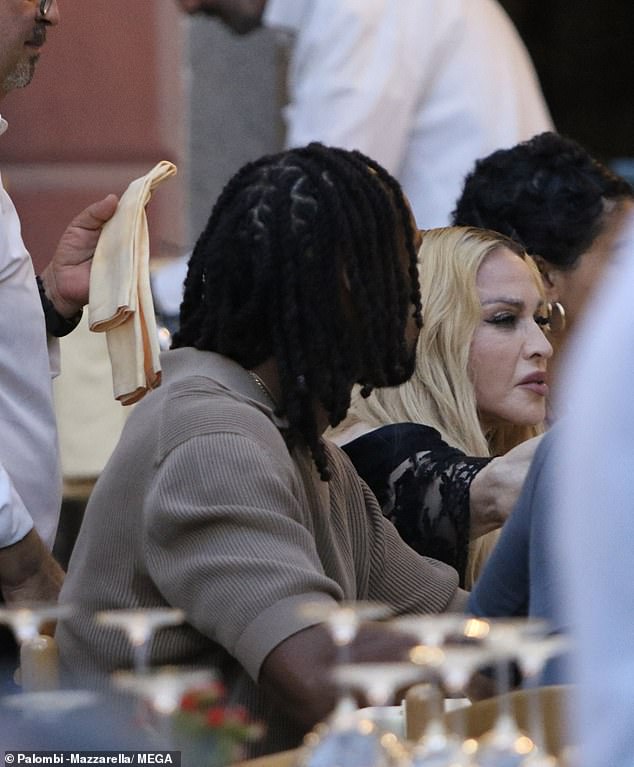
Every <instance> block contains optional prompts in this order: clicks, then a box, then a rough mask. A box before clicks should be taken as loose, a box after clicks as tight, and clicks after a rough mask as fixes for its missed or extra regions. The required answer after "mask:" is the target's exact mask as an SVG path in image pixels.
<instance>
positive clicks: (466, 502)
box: [333, 227, 552, 588]
mask: <svg viewBox="0 0 634 767" xmlns="http://www.w3.org/2000/svg"><path fill="white" fill-rule="evenodd" d="M418 270H419V275H420V281H421V294H422V298H423V328H422V330H421V334H420V337H419V341H418V347H417V360H416V371H415V373H414V375H413V377H412V378H411V379H410V380H409V381H408V382H407V383H405V384H403V385H402V386H399V387H395V388H384V389H376V390H374V391H373V392H372V394H371V395H370V396H369V397H368V398H367V399H365V398H363V397H362V396H361V394H360V392H359V391H356V392H355V394H354V396H353V403H352V407H351V409H350V411H349V414H348V417H347V418H346V421H345V422H344V424H343V425H342V426H341V427H339V428H338V429H337V430H336V432H335V433H334V434H333V438H334V439H335V441H337V442H339V443H340V444H342V445H343V448H344V450H346V452H347V453H348V455H349V456H350V458H351V459H352V461H353V463H354V464H355V466H356V468H357V471H358V472H359V474H360V475H361V476H362V477H363V478H364V479H365V480H366V481H367V482H368V484H369V485H370V487H371V488H372V489H373V491H374V492H375V494H376V495H377V497H378V499H379V501H380V503H381V506H382V508H383V512H384V514H385V515H386V516H387V517H388V518H390V519H391V520H392V521H393V522H394V524H395V525H396V527H397V528H398V530H399V532H400V534H401V536H402V537H403V538H404V539H405V540H406V541H407V542H408V543H409V544H410V545H411V546H412V547H413V548H415V549H416V550H417V551H419V552H420V553H423V554H426V555H428V556H432V557H434V558H436V559H441V560H443V561H445V562H448V563H449V564H452V565H453V566H454V567H456V569H457V570H458V572H459V574H460V577H461V581H462V583H463V584H464V585H465V586H466V587H467V588H469V587H470V586H471V585H472V583H473V581H474V580H475V578H476V576H477V573H478V571H479V569H480V566H481V564H482V563H483V560H484V559H485V557H486V554H487V553H488V551H489V550H490V548H491V546H492V543H493V542H494V540H493V541H492V540H491V535H490V533H491V531H494V530H497V528H499V527H500V526H501V525H502V524H503V522H504V520H505V519H506V517H507V516H508V514H509V513H510V511H511V508H512V506H513V503H514V502H515V500H516V498H517V495H518V493H519V489H520V487H521V484H522V481H523V479H524V476H525V474H526V471H527V469H528V465H529V463H530V459H531V457H532V454H533V452H534V449H535V447H536V443H537V440H536V439H531V438H532V437H536V435H538V434H539V433H541V431H542V429H543V422H544V419H545V413H546V397H547V393H548V386H547V384H546V365H547V361H548V359H549V357H550V356H551V354H552V347H551V345H550V343H549V341H548V339H547V338H546V336H545V335H544V326H545V325H547V323H548V308H547V304H546V299H545V296H544V289H543V287H542V283H541V280H540V276H539V272H538V270H537V268H536V267H535V265H534V264H533V262H532V261H531V259H530V258H528V257H527V256H526V255H525V253H524V251H523V250H522V249H521V248H520V247H519V246H518V245H517V244H516V243H514V242H513V241H512V240H510V239H507V238H506V237H504V236H503V235H499V234H497V233H495V232H490V231H485V230H480V229H474V228H466V227H448V228H444V229H432V230H429V231H427V232H425V233H424V236H423V243H422V246H421V248H420V251H419V255H418ZM527 440H528V441H527ZM492 535H493V536H495V535H496V533H492Z"/></svg>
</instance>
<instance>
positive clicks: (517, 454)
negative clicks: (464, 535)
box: [470, 434, 543, 540]
mask: <svg viewBox="0 0 634 767" xmlns="http://www.w3.org/2000/svg"><path fill="white" fill-rule="evenodd" d="M542 436H543V435H541V434H540V435H539V436H538V437H533V438H532V439H528V440H526V442H522V443H521V444H520V445H517V447H514V448H513V449H512V450H509V452H508V453H506V455H502V456H500V457H499V458H494V459H493V460H492V461H491V462H490V463H489V464H487V465H486V466H485V467H484V468H483V469H481V470H480V471H479V472H478V474H477V475H476V477H475V479H474V480H473V482H472V483H471V489H470V505H471V540H473V539H474V538H479V537H480V536H481V535H484V534H485V533H488V532H490V531H491V530H496V529H497V528H498V527H501V526H502V525H503V524H504V522H505V521H506V520H507V518H508V516H509V514H510V513H511V511H512V510H513V506H515V502H516V501H517V497H518V495H519V493H520V490H521V489H522V485H523V484H524V479H525V477H526V473H527V471H528V467H529V466H530V463H531V461H532V460H533V455H534V453H535V450H536V448H537V445H539V442H540V440H541V438H542Z"/></svg>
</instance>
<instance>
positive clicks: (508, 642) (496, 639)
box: [478, 618, 548, 767]
mask: <svg viewBox="0 0 634 767" xmlns="http://www.w3.org/2000/svg"><path fill="white" fill-rule="evenodd" d="M479 623H480V624H481V625H482V626H483V627H484V630H483V631H482V632H481V638H482V641H483V642H484V643H485V645H486V646H487V647H488V648H489V649H490V651H491V654H492V657H493V658H494V660H495V668H496V683H497V700H498V713H497V716H496V720H495V723H494V725H493V727H492V729H491V730H489V731H488V732H487V733H485V734H484V735H483V736H482V737H481V738H480V745H479V749H478V765H479V767H519V765H521V764H522V763H523V761H524V759H525V758H526V757H527V756H528V754H529V753H530V751H531V750H532V749H533V747H534V744H533V741H532V740H531V738H530V737H529V736H528V735H527V734H526V733H524V732H522V731H521V730H520V728H519V727H518V724H517V720H516V718H515V715H514V713H513V709H512V706H511V700H510V697H509V692H510V687H511V685H510V670H511V662H512V661H513V660H514V659H515V658H517V657H518V655H519V652H520V651H519V648H520V645H521V643H522V640H524V639H526V638H527V637H533V638H537V637H544V636H545V635H546V633H547V632H548V624H547V622H546V621H545V620H541V619H539V618H487V619H482V620H480V621H479Z"/></svg>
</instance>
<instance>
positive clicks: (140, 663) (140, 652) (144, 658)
mask: <svg viewBox="0 0 634 767" xmlns="http://www.w3.org/2000/svg"><path fill="white" fill-rule="evenodd" d="M149 660H150V640H149V639H146V640H144V641H143V642H138V643H136V644H135V645H134V649H133V662H134V670H135V671H136V673H137V674H145V673H147V671H148V670H149V668H150V664H149Z"/></svg>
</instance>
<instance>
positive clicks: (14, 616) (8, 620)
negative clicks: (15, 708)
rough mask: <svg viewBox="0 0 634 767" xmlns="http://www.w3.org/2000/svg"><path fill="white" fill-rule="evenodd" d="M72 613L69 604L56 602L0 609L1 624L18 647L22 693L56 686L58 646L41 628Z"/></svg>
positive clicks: (57, 681)
mask: <svg viewBox="0 0 634 767" xmlns="http://www.w3.org/2000/svg"><path fill="white" fill-rule="evenodd" d="M72 613H73V607H72V605H68V604H66V605H60V604H58V603H57V602H25V603H22V604H15V605H9V606H5V607H2V608H0V623H4V624H6V625H8V626H9V627H10V628H11V630H12V632H13V635H14V637H15V641H16V642H17V644H18V645H19V648H20V672H19V676H20V686H21V687H22V689H23V691H24V692H36V691H39V690H54V689H56V688H57V687H59V668H58V657H57V648H56V645H55V642H54V641H53V639H52V638H51V637H47V636H42V635H41V634H40V631H41V629H42V626H43V625H44V624H46V623H52V622H54V621H58V620H62V619H63V618H67V617H69V616H70V615H71V614H72Z"/></svg>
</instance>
